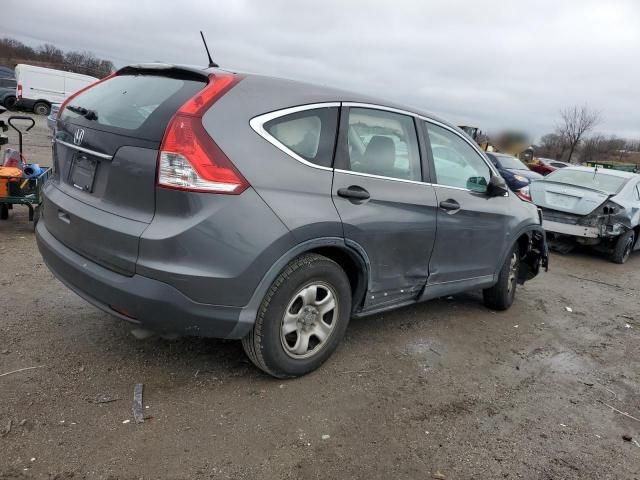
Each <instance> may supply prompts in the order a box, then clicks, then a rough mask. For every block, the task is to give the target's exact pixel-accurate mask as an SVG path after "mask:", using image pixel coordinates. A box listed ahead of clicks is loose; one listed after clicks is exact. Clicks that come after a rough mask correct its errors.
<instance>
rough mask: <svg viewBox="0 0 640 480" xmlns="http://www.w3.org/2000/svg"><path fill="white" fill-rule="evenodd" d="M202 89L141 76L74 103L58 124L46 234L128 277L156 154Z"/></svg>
mask: <svg viewBox="0 0 640 480" xmlns="http://www.w3.org/2000/svg"><path fill="white" fill-rule="evenodd" d="M204 85H205V83H204V82H203V81H201V80H198V79H194V78H191V77H185V78H181V77H180V76H179V75H174V76H172V77H169V76H162V75H157V74H150V73H148V72H141V73H139V74H138V73H136V74H127V75H118V76H116V77H113V78H111V79H108V80H106V81H104V82H102V83H99V84H97V85H96V86H94V87H92V88H90V89H88V90H86V91H85V92H83V93H81V94H80V95H78V96H77V97H74V98H72V100H71V101H70V102H69V104H68V105H67V106H66V108H65V109H64V110H63V112H62V115H61V118H60V119H59V120H58V125H57V127H58V128H57V131H56V134H55V145H54V150H53V155H54V176H53V178H52V180H51V181H50V182H48V183H47V186H46V189H45V204H44V215H43V218H44V221H45V224H46V227H47V229H48V230H49V231H50V232H51V234H52V235H54V236H55V237H56V238H57V239H58V240H60V241H61V242H62V243H64V244H65V245H67V246H68V247H69V248H71V249H73V250H75V251H77V252H79V253H80V254H82V255H84V256H86V257H88V258H90V259H92V260H94V261H95V262H97V263H100V264H102V265H103V266H105V267H107V268H110V269H112V270H114V271H118V272H120V273H123V274H133V273H134V271H135V263H136V260H137V256H138V242H139V237H140V235H141V234H142V232H143V231H144V229H145V228H146V227H147V225H148V224H149V223H150V222H151V220H152V218H153V215H154V212H155V183H156V164H157V157H158V149H159V146H160V143H161V140H162V137H163V135H164V131H165V129H166V126H167V124H168V122H169V120H170V119H171V117H172V116H173V114H174V113H175V112H176V110H177V109H178V108H179V107H180V106H181V105H182V104H183V103H185V102H186V101H187V100H188V99H189V98H191V97H192V96H193V95H194V94H195V93H196V92H197V91H199V90H200V89H202V88H203V87H204Z"/></svg>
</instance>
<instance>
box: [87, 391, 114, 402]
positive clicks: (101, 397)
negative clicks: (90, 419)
mask: <svg viewBox="0 0 640 480" xmlns="http://www.w3.org/2000/svg"><path fill="white" fill-rule="evenodd" d="M118 400H120V399H119V398H116V397H113V396H111V395H109V394H108V393H99V394H98V395H96V398H95V400H94V401H93V403H111V402H117V401H118Z"/></svg>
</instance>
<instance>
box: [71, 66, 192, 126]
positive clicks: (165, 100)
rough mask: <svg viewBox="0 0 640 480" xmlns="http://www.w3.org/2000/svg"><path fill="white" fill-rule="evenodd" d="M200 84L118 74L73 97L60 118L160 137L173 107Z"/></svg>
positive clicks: (150, 76)
mask: <svg viewBox="0 0 640 480" xmlns="http://www.w3.org/2000/svg"><path fill="white" fill-rule="evenodd" d="M203 87H204V82H199V81H195V80H185V79H181V78H173V77H165V76H155V75H118V76H116V77H113V78H112V79H109V80H107V81H105V82H102V83H100V84H98V85H96V86H95V87H92V88H90V89H89V90H87V91H86V92H83V93H81V94H80V95H78V96H77V97H75V98H74V99H72V100H71V102H69V104H68V105H67V106H66V108H65V109H64V112H63V114H62V117H61V119H62V121H70V122H72V123H81V124H84V125H86V126H89V127H92V128H96V129H100V127H106V130H110V131H111V130H115V131H121V133H126V134H129V135H131V134H134V132H136V133H137V132H138V131H141V130H142V131H143V132H140V133H147V134H148V135H144V134H142V135H141V136H149V135H151V136H152V137H157V138H161V137H162V133H163V132H164V128H165V127H166V125H167V123H168V122H169V119H170V118H171V117H172V116H173V114H174V113H175V112H176V110H177V109H178V108H179V107H180V106H181V105H182V104H184V103H185V102H186V101H187V100H188V99H189V98H191V97H192V96H193V95H195V93H197V92H198V91H200V90H201V89H202V88H203ZM158 134H159V136H158Z"/></svg>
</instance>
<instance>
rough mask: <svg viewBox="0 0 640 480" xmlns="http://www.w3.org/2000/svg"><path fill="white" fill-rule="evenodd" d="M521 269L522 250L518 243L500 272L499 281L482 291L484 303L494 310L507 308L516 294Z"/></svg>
mask: <svg viewBox="0 0 640 480" xmlns="http://www.w3.org/2000/svg"><path fill="white" fill-rule="evenodd" d="M519 270H520V251H519V249H518V244H516V245H514V247H513V248H512V249H511V251H510V252H509V255H507V258H506V259H505V261H504V264H503V265H502V268H501V269H500V273H499V274H498V282H497V283H496V284H495V285H494V286H493V287H491V288H486V289H484V290H483V291H482V297H483V299H484V304H485V305H486V306H487V307H488V308H491V309H493V310H507V309H508V308H509V307H510V306H511V305H512V304H513V299H514V298H515V296H516V287H517V285H518V272H519Z"/></svg>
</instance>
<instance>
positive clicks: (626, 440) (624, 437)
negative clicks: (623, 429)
mask: <svg viewBox="0 0 640 480" xmlns="http://www.w3.org/2000/svg"><path fill="white" fill-rule="evenodd" d="M622 439H623V440H624V441H625V442H630V441H631V440H633V437H632V436H631V435H628V434H626V433H625V434H624V435H622Z"/></svg>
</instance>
